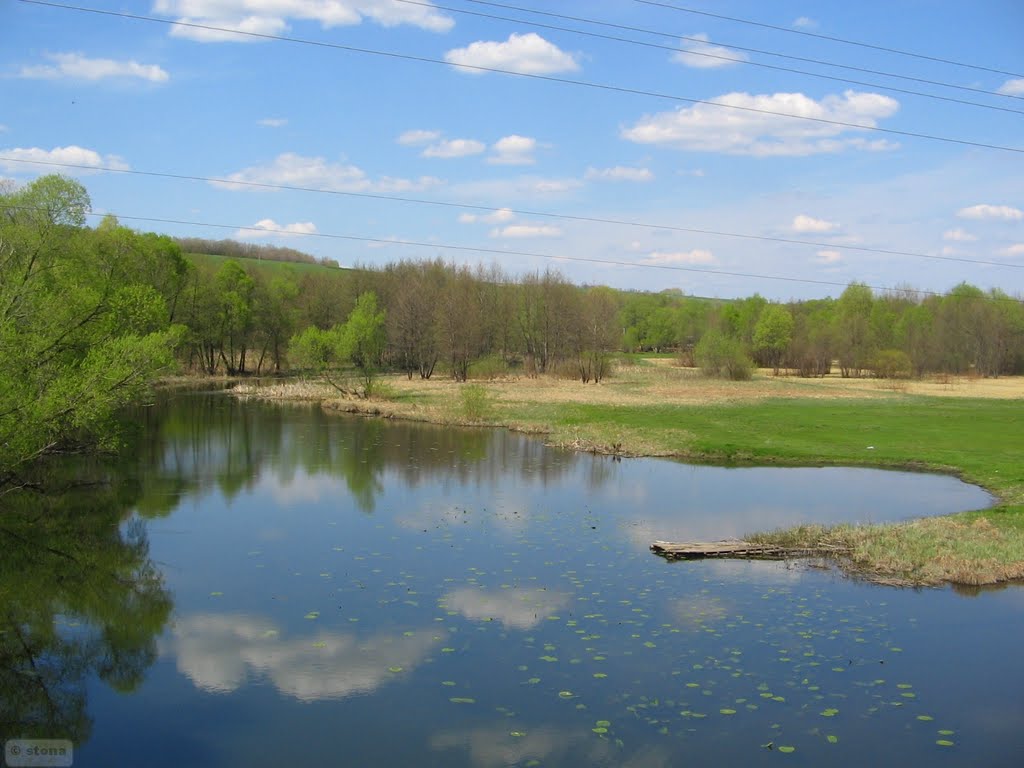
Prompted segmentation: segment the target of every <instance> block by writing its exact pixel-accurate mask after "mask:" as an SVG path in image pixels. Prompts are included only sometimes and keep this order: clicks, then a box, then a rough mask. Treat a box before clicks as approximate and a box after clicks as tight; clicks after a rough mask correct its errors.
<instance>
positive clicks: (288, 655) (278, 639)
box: [166, 614, 445, 701]
mask: <svg viewBox="0 0 1024 768" xmlns="http://www.w3.org/2000/svg"><path fill="white" fill-rule="evenodd" d="M444 638H445V633H444V632H443V631H439V630H437V629H436V628H426V629H421V630H419V631H415V630H407V631H405V632H402V633H400V634H397V635H393V634H386V633H384V634H380V633H378V634H375V635H372V636H369V637H363V638H361V637H359V636H357V635H355V634H351V633H346V634H342V633H337V632H323V631H321V632H315V633H311V634H309V635H306V636H304V637H294V638H291V639H285V638H283V637H282V632H281V631H280V630H279V629H278V627H277V625H276V624H274V622H272V621H269V620H267V619H261V618H257V617H252V616H245V615H220V614H198V615H195V616H188V617H186V618H184V619H181V620H179V621H177V622H176V623H175V626H174V631H173V633H172V636H171V639H170V642H169V644H168V647H167V649H166V650H167V652H168V653H170V654H172V655H173V656H174V657H175V658H176V659H177V665H178V669H179V670H180V671H181V672H182V673H184V674H185V675H187V676H188V678H189V679H190V680H192V682H193V683H195V685H196V686H198V687H199V688H202V689H203V690H205V691H210V692H213V693H230V692H231V691H234V690H236V689H237V688H239V687H240V686H242V685H243V684H244V683H245V682H247V680H248V679H249V678H250V677H251V676H252V677H266V679H267V680H269V681H270V682H271V683H273V685H274V686H275V687H276V688H277V689H278V690H279V691H280V692H281V693H283V694H286V695H288V696H293V697H295V698H296V699H299V700H301V701H316V700H319V699H339V698H344V697H346V696H352V695H354V694H359V693H370V692H372V691H374V690H376V689H377V688H378V687H380V686H381V685H383V684H385V683H386V682H389V681H394V680H398V679H399V677H398V676H399V675H401V674H407V673H409V672H410V671H411V670H412V669H414V668H415V667H416V666H417V665H418V664H419V663H420V662H422V661H423V659H424V658H426V657H427V656H428V655H429V654H430V652H431V651H432V650H434V649H435V648H436V647H437V646H438V645H439V644H440V643H441V642H442V641H443V640H444Z"/></svg>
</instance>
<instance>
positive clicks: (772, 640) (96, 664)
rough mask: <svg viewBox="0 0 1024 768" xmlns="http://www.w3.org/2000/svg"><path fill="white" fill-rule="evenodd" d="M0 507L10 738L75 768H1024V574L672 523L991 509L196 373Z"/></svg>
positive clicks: (766, 523) (910, 486) (804, 472)
mask: <svg viewBox="0 0 1024 768" xmlns="http://www.w3.org/2000/svg"><path fill="white" fill-rule="evenodd" d="M134 418H135V420H136V421H137V423H139V424H140V425H141V428H140V432H139V435H138V436H137V439H136V444H135V447H134V448H133V450H132V451H131V452H130V456H129V458H128V459H126V460H122V461H120V462H119V463H118V464H117V465H115V466H110V465H107V464H103V463H101V462H93V463H92V464H91V465H90V466H87V467H84V468H83V467H82V466H80V465H75V466H71V465H69V464H55V465H54V466H53V467H52V468H51V471H50V479H51V481H53V482H58V481H59V480H60V479H61V477H63V473H67V474H68V475H70V474H71V473H72V472H73V471H74V472H77V473H79V475H81V473H83V472H85V474H86V476H92V477H93V478H94V479H95V480H96V484H95V485H94V486H93V487H89V488H86V489H78V488H76V489H75V490H67V491H65V492H64V493H52V494H50V495H48V496H45V497H41V496H40V495H39V494H38V493H28V494H27V495H25V494H21V495H19V494H12V495H10V498H8V499H5V500H4V504H5V507H4V509H3V511H2V512H0V539H2V541H3V545H2V546H3V558H2V562H0V607H2V612H0V613H2V619H0V621H2V623H0V739H6V738H11V737H13V736H22V737H24V736H35V737H39V738H43V737H49V738H68V739H71V740H72V741H73V742H75V755H74V765H76V766H79V765H80V766H93V765H97V766H100V765H102V766H111V765H114V766H120V765H126V766H127V765H132V766H153V767H159V766H181V765H188V766H236V765H245V766H281V765H314V766H331V765H346V766H347V765H352V766H446V767H448V766H454V767H461V766H467V767H468V766H477V767H479V768H490V767H491V766H494V767H495V768H498V767H499V766H563V767H569V766H573V767H575V766H581V767H582V766H609V767H611V766H630V767H632V768H643V767H648V766H649V767H650V768H660V767H662V766H677V765H683V764H696V765H744V766H747V765H776V764H792V765H805V766H814V765H824V764H828V765H831V766H858V768H860V767H861V766H863V765H864V764H866V763H870V764H873V765H900V766H943V765H949V766H961V765H978V766H981V765H984V766H1001V765H1006V766H1011V765H1012V766H1019V765H1020V761H1021V755H1022V754H1024V729H1022V728H1021V723H1024V696H1022V695H1021V690H1022V686H1024V664H1022V663H1021V661H1019V659H1020V654H1019V641H1020V638H1021V637H1024V591H1021V590H1020V589H1019V588H1018V587H1012V586H1011V587H1008V588H1005V589H999V590H990V591H977V590H974V591H967V592H965V591H960V592H958V591H955V590H952V589H932V590H898V589H893V588H886V587H878V586H872V585H868V584H863V583H858V582H854V581H850V580H847V579H845V578H843V577H841V576H839V575H838V574H837V573H836V572H834V571H832V570H817V569H809V568H807V567H804V566H802V565H798V564H792V563H784V562H783V563H776V562H738V561H708V562H681V563H669V562H666V561H664V560H662V559H660V558H657V557H655V556H653V555H651V554H650V553H649V552H648V550H647V547H648V545H649V544H650V542H651V541H652V540H654V539H656V538H668V539H672V538H721V537H726V536H738V535H742V534H743V533H746V532H750V531H752V530H755V529H763V528H770V527H774V526H779V525H787V524H792V523H795V522H800V521H821V522H835V521H841V520H850V521H882V520H891V519H898V518H904V517H909V516H918V515H926V514H941V513H945V512H952V511H957V510H960V509H969V508H977V507H981V506H985V505H986V504H988V503H990V499H989V497H988V496H987V494H985V493H984V492H983V491H981V490H980V489H977V488H975V487H972V486H968V485H965V484H964V483H961V482H960V481H958V480H956V479H953V478H948V477H941V476H936V475H926V474H912V473H898V472H882V471H877V470H864V469H837V468H808V469H766V468H740V469H727V468H720V467H705V466H688V465H684V464H679V463H675V462H671V461H664V460H653V459H651V460H622V461H616V460H614V459H613V458H610V457H602V456H592V455H588V454H576V453H571V452H565V451H558V450H553V449H550V448H547V447H545V446H544V445H543V444H542V443H541V442H540V441H538V440H536V439H533V438H528V437H525V436H521V435H516V434H511V433H507V432H504V431H492V430H451V429H442V428H436V427H430V426H423V425H414V424H405V423H390V422H385V421H381V420H369V419H358V418H347V417H340V416H336V415H325V414H324V413H323V412H322V411H320V409H319V408H317V407H315V406H283V405H281V406H279V405H272V404H266V403H257V402H240V401H237V400H235V399H233V398H231V397H229V396H225V395H223V394H197V393H177V394H173V395H169V396H165V397H163V398H161V399H160V401H159V402H158V403H156V404H155V405H154V406H153V407H150V408H145V409H140V410H139V411H138V412H137V413H136V414H134Z"/></svg>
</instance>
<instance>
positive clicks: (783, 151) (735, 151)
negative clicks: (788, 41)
mask: <svg viewBox="0 0 1024 768" xmlns="http://www.w3.org/2000/svg"><path fill="white" fill-rule="evenodd" d="M713 101H715V102H717V103H718V104H726V105H729V107H720V106H714V105H710V104H696V105H694V106H692V107H680V108H678V109H675V110H672V111H668V112H659V113H656V114H653V115H645V116H644V117H643V118H641V119H640V120H639V121H637V123H636V124H635V125H633V126H631V127H628V128H624V129H623V130H622V137H623V138H624V139H627V140H628V141H632V142H636V143H638V144H656V145H664V146H668V147H674V148H676V149H683V150H688V151H693V152H720V153H724V154H730V155H752V156H755V157H773V156H774V157H794V156H805V155H816V154H825V153H836V152H842V151H844V150H846V149H859V150H866V151H882V150H888V149H892V148H893V147H894V146H896V145H895V144H893V143H892V142H890V141H887V140H885V139H875V140H868V139H865V138H863V137H860V136H848V135H844V134H848V133H850V132H853V131H856V130H859V129H857V128H849V127H846V126H842V125H834V124H832V123H819V122H814V121H812V120H798V119H794V118H792V117H785V116H782V115H780V114H766V113H769V112H776V113H784V114H785V115H798V116H801V117H810V118H816V119H820V120H832V121H839V122H844V123H855V124H857V125H862V126H865V127H875V126H877V123H878V121H879V120H881V119H882V118H886V117H890V116H892V115H893V114H895V112H896V111H897V110H898V109H899V102H897V101H896V100H895V99H893V98H890V97H889V96H882V95H880V94H877V93H858V92H855V91H846V92H845V93H843V94H842V95H841V96H840V95H836V94H832V95H829V96H825V97H824V98H823V99H821V100H815V99H812V98H811V97H809V96H805V95H804V94H802V93H774V94H760V95H751V94H748V93H727V94H725V95H723V96H718V97H716V98H714V99H713ZM730 107H738V109H733V108H730ZM747 110H760V111H756V112H754V111H747Z"/></svg>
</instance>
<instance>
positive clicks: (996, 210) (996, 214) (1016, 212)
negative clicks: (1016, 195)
mask: <svg viewBox="0 0 1024 768" xmlns="http://www.w3.org/2000/svg"><path fill="white" fill-rule="evenodd" d="M956 215H957V216H959V217H960V218H961V219H1001V220H1003V221H1020V220H1022V219H1024V211H1022V210H1021V209H1020V208H1013V207H1011V206H1009V205H985V204H982V205H972V206H970V207H969V208H961V209H960V210H959V211H957V212H956Z"/></svg>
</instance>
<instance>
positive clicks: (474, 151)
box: [420, 139, 487, 160]
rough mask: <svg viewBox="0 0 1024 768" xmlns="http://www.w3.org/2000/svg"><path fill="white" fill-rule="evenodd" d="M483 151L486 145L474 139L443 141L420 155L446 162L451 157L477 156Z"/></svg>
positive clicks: (432, 145)
mask: <svg viewBox="0 0 1024 768" xmlns="http://www.w3.org/2000/svg"><path fill="white" fill-rule="evenodd" d="M485 149H487V145H486V144H484V143H483V142H482V141H477V140H476V139H445V140H444V141H439V142H437V143H436V144H431V145H430V146H429V147H427V148H426V149H424V150H423V152H421V153H420V154H421V155H422V156H423V157H437V158H443V159H446V160H447V159H451V158H453V157H468V156H469V155H479V154H480V153H481V152H483V151H484V150H485Z"/></svg>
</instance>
